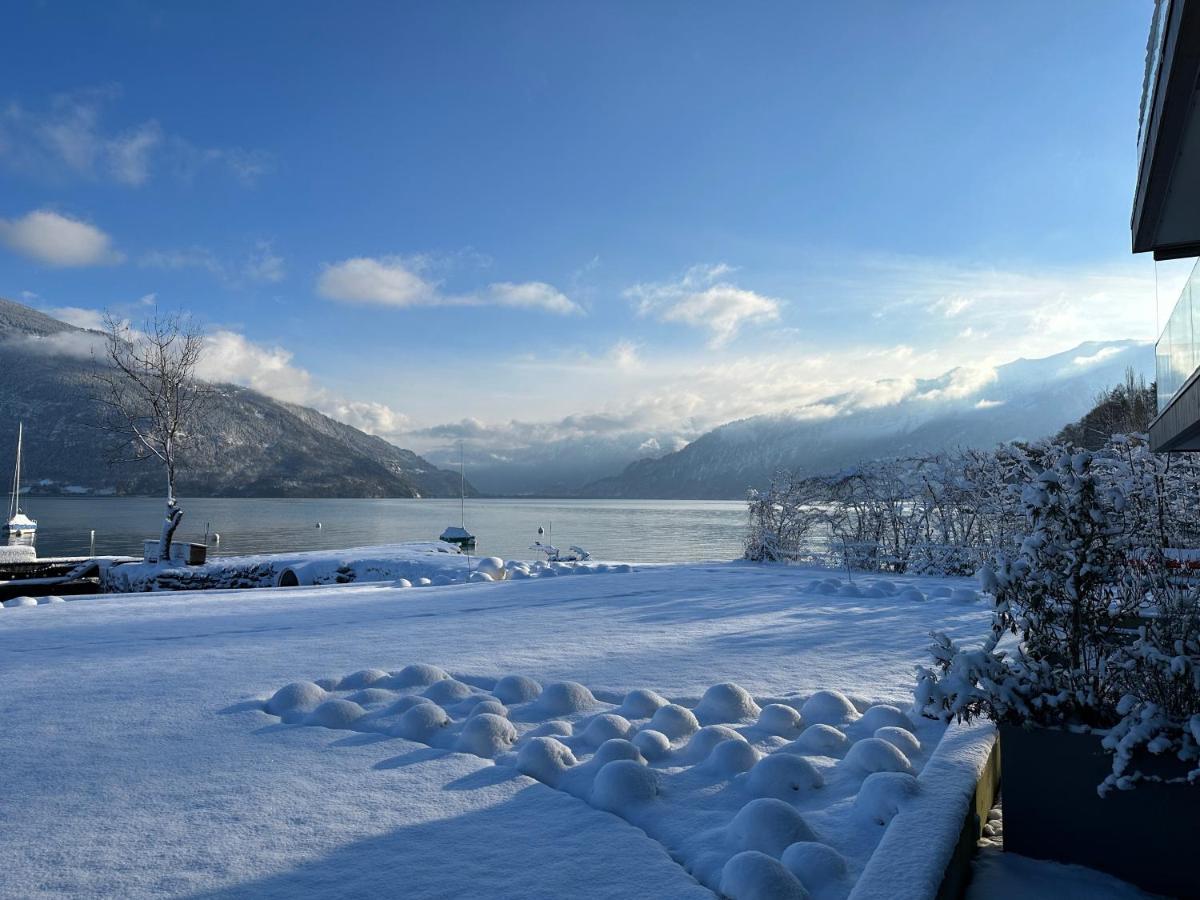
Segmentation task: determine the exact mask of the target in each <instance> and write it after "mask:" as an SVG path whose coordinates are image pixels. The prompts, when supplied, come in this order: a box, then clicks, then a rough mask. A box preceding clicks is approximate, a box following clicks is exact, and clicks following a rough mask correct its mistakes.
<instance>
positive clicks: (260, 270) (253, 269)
mask: <svg viewBox="0 0 1200 900" xmlns="http://www.w3.org/2000/svg"><path fill="white" fill-rule="evenodd" d="M244 269H245V272H246V276H247V277H248V278H249V279H250V280H251V281H265V282H268V283H270V284H275V283H277V282H280V281H283V279H284V276H285V275H286V274H287V270H286V268H285V266H284V262H283V257H282V256H279V255H278V254H277V253H276V252H275V250H274V248H273V247H272V246H271V242H270V241H258V242H257V243H256V244H255V245H254V249H253V250H252V251H251V252H250V255H249V257H248V258H247V259H246V265H245V266H244Z"/></svg>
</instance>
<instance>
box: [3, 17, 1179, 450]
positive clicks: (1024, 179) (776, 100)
mask: <svg viewBox="0 0 1200 900" xmlns="http://www.w3.org/2000/svg"><path fill="white" fill-rule="evenodd" d="M1151 9H1152V5H1151V3H1150V2H1149V0H1124V2H1113V3H1100V4H1098V3H1094V2H1085V0H1077V2H1066V0H1064V2H1058V3H1054V4H1046V3H1043V2H1026V0H1018V2H1008V3H1003V4H997V3H985V2H961V3H945V2H936V3H935V2H919V0H915V2H910V3H895V2H884V0H878V2H876V0H863V2H859V3H854V4H842V3H823V4H817V3H807V2H805V3H801V2H778V3H758V2H751V3H743V4H723V3H714V2H697V3H692V2H656V3H651V4H646V3H639V2H613V3H602V4H596V3H586V4H585V3H582V2H545V3H542V2H512V3H495V2H446V3H436V4H429V3H422V4H417V3H393V2H386V3H385V2H379V3H375V2H352V3H346V4H324V3H315V2H286V3H284V2H257V3H253V4H244V3H233V2H205V3H190V4H185V3H172V4H161V3H151V2H133V0H112V2H109V3H105V4H93V3H84V2H75V3H62V2H54V0H45V2H39V3H27V4H23V3H12V4H9V5H7V6H6V14H5V20H6V21H5V28H4V29H3V31H2V32H0V58H3V60H4V78H3V79H2V80H0V296H4V297H7V298H10V299H13V300H17V301H19V302H25V303H29V304H31V305H34V306H36V307H38V308H39V309H42V310H45V311H48V312H51V313H53V314H56V315H59V316H61V317H64V318H67V319H68V320H69V321H72V322H75V323H77V324H83V325H87V324H90V323H94V322H95V321H97V318H98V316H99V313H100V311H101V310H106V309H107V310H111V311H113V312H115V313H117V314H118V315H121V316H127V317H129V318H131V319H133V320H135V321H137V320H138V319H139V318H140V317H143V316H145V315H146V314H147V313H149V312H152V311H153V309H154V308H155V307H157V308H160V309H183V310H187V311H190V312H192V313H193V314H195V315H196V316H198V317H200V318H201V319H202V320H203V321H204V322H205V323H206V325H207V327H208V329H209V331H210V334H211V337H210V342H209V353H208V357H207V359H206V362H205V374H206V375H208V376H209V377H214V378H221V379H224V380H230V381H235V382H238V383H242V384H247V385H250V386H252V387H256V388H258V389H260V390H263V391H265V392H267V393H270V394H272V395H273V396H277V397H279V398H281V399H285V400H289V401H294V402H300V403H304V404H307V405H313V406H315V407H317V408H319V409H321V410H322V411H324V412H326V413H328V414H330V415H333V416H334V417H336V418H339V419H341V420H343V421H347V422H349V423H350V424H354V425H357V426H359V427H362V428H364V429H366V430H369V431H371V432H372V433H376V434H380V435H382V436H384V437H387V438H388V439H390V440H393V441H395V442H397V443H399V444H401V445H402V446H409V447H413V448H414V449H417V450H419V451H422V452H425V453H427V454H429V455H430V457H431V458H432V459H434V460H435V461H448V460H451V459H454V458H455V457H456V456H457V450H456V449H455V447H456V444H455V442H456V441H457V440H458V439H460V438H466V439H467V441H468V455H469V456H470V455H472V454H474V455H476V456H485V455H486V456H491V457H492V458H506V457H505V455H506V454H519V453H520V452H521V450H522V448H525V447H528V446H530V445H534V444H548V443H555V442H564V443H563V444H562V446H566V447H571V448H573V452H580V453H583V452H586V451H587V449H588V448H589V447H592V446H593V445H594V446H596V447H607V448H609V449H610V450H612V451H613V452H618V453H619V454H624V455H625V456H627V457H629V458H632V456H633V455H636V454H653V453H658V452H662V451H665V450H669V449H672V448H674V447H678V446H681V445H682V444H683V443H685V442H686V441H688V440H690V439H692V438H694V437H695V436H697V435H698V434H699V433H701V432H703V431H704V430H706V429H708V428H711V427H713V426H715V425H718V424H721V423H722V422H725V421H729V420H732V419H737V418H741V417H744V416H750V415H757V414H763V413H778V412H786V411H787V410H789V409H795V408H798V407H800V406H803V405H805V404H809V403H812V402H813V401H814V400H817V399H819V398H821V397H825V396H830V395H834V394H839V393H844V392H846V391H851V390H855V389H861V388H862V387H863V386H864V385H869V384H872V383H874V382H877V381H880V380H888V381H889V383H895V382H896V380H897V379H898V380H900V381H901V382H902V383H911V382H912V381H913V380H914V379H916V378H921V377H931V376H935V375H938V374H940V373H943V372H945V371H947V370H949V369H951V368H954V367H957V366H962V367H967V368H970V369H972V370H982V371H986V370H987V369H988V368H989V367H991V366H994V365H997V364H999V363H1002V362H1005V361H1009V360H1012V359H1015V358H1018V357H1022V356H1024V357H1036V356H1045V355H1049V354H1051V353H1055V352H1059V351H1062V350H1065V349H1067V348H1069V347H1072V346H1074V345H1076V344H1078V343H1080V342H1081V341H1083V340H1089V339H1091V340H1107V339H1120V338H1137V339H1145V340H1151V339H1153V338H1154V337H1155V335H1156V333H1157V329H1158V328H1159V327H1160V326H1161V323H1162V321H1163V320H1165V318H1166V315H1167V314H1168V313H1169V311H1170V309H1171V306H1172V304H1173V302H1174V299H1175V297H1176V296H1177V295H1178V292H1179V289H1180V286H1181V284H1182V282H1183V279H1184V278H1185V277H1186V274H1187V271H1188V268H1187V266H1188V264H1187V263H1175V264H1159V266H1158V271H1157V272H1156V269H1155V264H1154V263H1153V262H1152V260H1151V259H1149V258H1148V257H1145V256H1141V257H1134V256H1132V255H1131V254H1130V236H1129V214H1130V207H1131V202H1132V193H1133V187H1134V180H1135V162H1136V141H1137V124H1138V123H1137V116H1138V104H1139V99H1140V92H1141V86H1142V71H1143V65H1144V57H1145V44H1146V35H1147V31H1148V28H1149V21H1150V14H1151ZM1149 352H1150V351H1149V350H1147V353H1149Z"/></svg>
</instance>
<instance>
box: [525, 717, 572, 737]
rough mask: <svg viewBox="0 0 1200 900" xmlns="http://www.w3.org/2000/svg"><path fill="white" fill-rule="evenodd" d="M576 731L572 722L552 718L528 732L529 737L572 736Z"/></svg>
mask: <svg viewBox="0 0 1200 900" xmlns="http://www.w3.org/2000/svg"><path fill="white" fill-rule="evenodd" d="M574 733H575V727H574V726H573V725H572V724H571V723H570V722H564V721H563V720H562V719H551V720H550V721H548V722H543V723H542V724H541V725H539V726H537V727H536V728H534V729H533V730H531V731H530V732H528V734H527V737H531V738H535V737H570V736H571V735H572V734H574Z"/></svg>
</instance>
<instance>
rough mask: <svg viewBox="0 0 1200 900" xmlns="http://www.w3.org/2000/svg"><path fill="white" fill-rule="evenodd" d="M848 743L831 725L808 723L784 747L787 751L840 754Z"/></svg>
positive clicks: (824, 754)
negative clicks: (794, 738) (797, 735)
mask: <svg viewBox="0 0 1200 900" xmlns="http://www.w3.org/2000/svg"><path fill="white" fill-rule="evenodd" d="M849 743H850V739H849V738H847V737H846V735H844V734H842V733H841V732H840V731H838V730H837V729H836V728H834V727H833V726H832V725H809V726H808V727H807V728H805V729H804V731H803V732H802V733H801V734H800V737H798V738H796V740H794V741H792V743H791V744H789V745H788V746H787V748H786V749H787V751H788V752H789V753H792V752H795V753H811V754H813V755H816V756H841V755H842V754H843V753H845V752H846V746H847V745H848V744H849Z"/></svg>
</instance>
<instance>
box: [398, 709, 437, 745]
mask: <svg viewBox="0 0 1200 900" xmlns="http://www.w3.org/2000/svg"><path fill="white" fill-rule="evenodd" d="M449 724H450V716H448V715H447V714H446V711H445V710H444V709H442V708H441V707H440V706H438V705H437V704H436V703H418V704H416V705H415V706H413V707H411V708H410V709H409V710H408V712H406V713H405V714H404V715H402V716H401V717H400V721H399V723H398V724H397V725H396V726H395V727H394V728H393V729H392V734H394V735H395V736H396V737H402V738H406V739H408V740H410V741H416V742H417V743H420V744H431V743H433V739H434V738H435V737H436V736H437V735H438V734H440V733H441V730H442V729H443V728H445V727H446V726H447V725H449Z"/></svg>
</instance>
